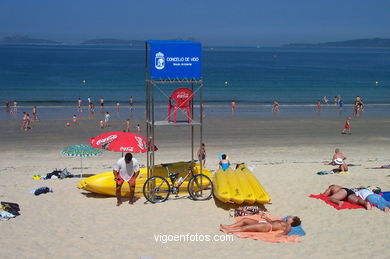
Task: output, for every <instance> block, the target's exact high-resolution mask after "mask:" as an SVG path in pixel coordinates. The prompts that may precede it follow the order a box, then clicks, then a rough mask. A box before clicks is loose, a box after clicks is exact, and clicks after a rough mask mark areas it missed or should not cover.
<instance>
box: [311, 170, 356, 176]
mask: <svg viewBox="0 0 390 259" xmlns="http://www.w3.org/2000/svg"><path fill="white" fill-rule="evenodd" d="M317 174H318V175H327V174H349V172H348V171H341V172H334V171H332V170H331V171H319V172H317Z"/></svg>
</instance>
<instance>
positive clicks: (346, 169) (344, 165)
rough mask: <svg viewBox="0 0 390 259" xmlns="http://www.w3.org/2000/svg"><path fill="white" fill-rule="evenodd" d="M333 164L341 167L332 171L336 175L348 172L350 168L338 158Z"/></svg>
mask: <svg viewBox="0 0 390 259" xmlns="http://www.w3.org/2000/svg"><path fill="white" fill-rule="evenodd" d="M333 162H334V163H335V164H336V165H338V166H339V167H338V168H334V169H332V171H333V172H335V173H340V172H348V166H347V164H346V163H345V161H344V160H343V159H341V158H336V159H335V160H334V161H333Z"/></svg>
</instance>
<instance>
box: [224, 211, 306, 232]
mask: <svg viewBox="0 0 390 259" xmlns="http://www.w3.org/2000/svg"><path fill="white" fill-rule="evenodd" d="M300 224H301V220H300V219H299V218H298V217H297V216H295V217H290V218H288V219H287V220H286V222H284V221H282V220H271V219H269V218H268V217H267V216H266V215H262V217H261V220H254V219H248V218H242V219H241V220H240V221H238V222H236V223H234V224H231V225H224V224H221V225H220V230H221V231H222V232H224V233H225V234H231V233H235V232H272V231H278V230H282V231H283V233H281V234H282V235H287V234H288V233H289V232H290V230H291V227H296V226H299V225H300Z"/></svg>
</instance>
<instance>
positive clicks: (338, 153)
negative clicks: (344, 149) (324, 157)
mask: <svg viewBox="0 0 390 259" xmlns="http://www.w3.org/2000/svg"><path fill="white" fill-rule="evenodd" d="M337 158H341V159H342V160H346V159H347V157H346V156H344V154H343V153H341V152H340V149H339V148H336V149H335V150H334V154H333V157H332V161H330V162H329V164H328V165H336V162H335V160H336V159H337Z"/></svg>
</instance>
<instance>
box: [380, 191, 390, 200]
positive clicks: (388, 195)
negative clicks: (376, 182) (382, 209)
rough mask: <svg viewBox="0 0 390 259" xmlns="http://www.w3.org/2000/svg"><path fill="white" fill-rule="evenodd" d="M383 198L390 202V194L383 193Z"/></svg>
mask: <svg viewBox="0 0 390 259" xmlns="http://www.w3.org/2000/svg"><path fill="white" fill-rule="evenodd" d="M382 197H383V198H384V199H385V200H386V201H390V192H382Z"/></svg>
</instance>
